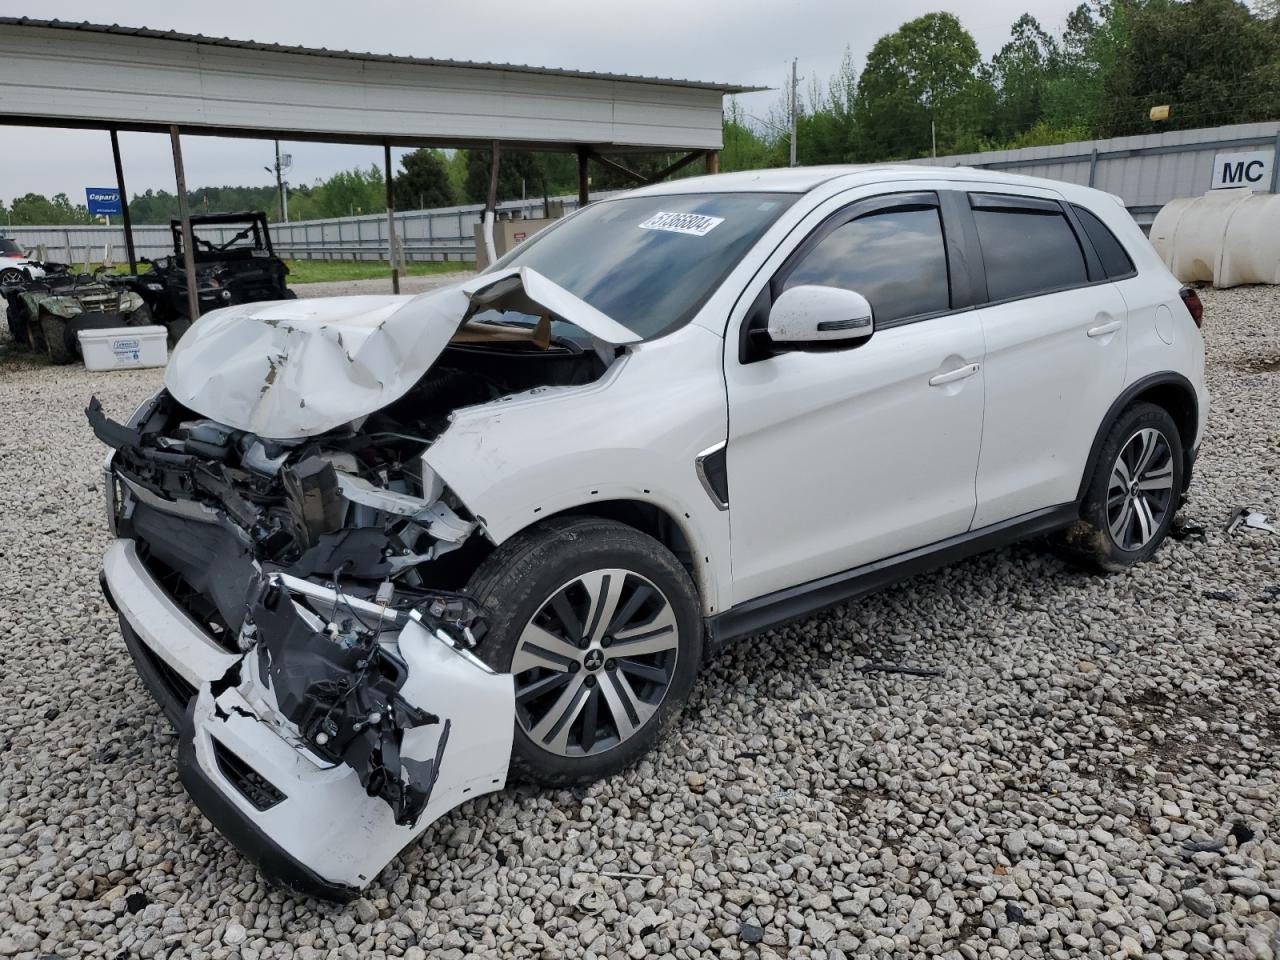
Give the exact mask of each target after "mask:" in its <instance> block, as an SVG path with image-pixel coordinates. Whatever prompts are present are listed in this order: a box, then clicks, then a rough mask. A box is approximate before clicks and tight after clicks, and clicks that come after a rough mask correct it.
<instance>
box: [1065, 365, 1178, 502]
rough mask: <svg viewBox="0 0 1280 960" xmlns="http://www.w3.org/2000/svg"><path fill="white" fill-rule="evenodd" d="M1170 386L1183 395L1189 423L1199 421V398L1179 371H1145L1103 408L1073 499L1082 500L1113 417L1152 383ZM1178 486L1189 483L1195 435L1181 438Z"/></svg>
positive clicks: (1115, 417) (1149, 387)
mask: <svg viewBox="0 0 1280 960" xmlns="http://www.w3.org/2000/svg"><path fill="white" fill-rule="evenodd" d="M1162 386H1171V387H1176V388H1177V389H1178V390H1179V391H1180V392H1182V393H1183V394H1185V395H1186V399H1187V403H1188V404H1189V406H1190V410H1191V422H1192V426H1193V427H1195V428H1197V429H1198V427H1199V423H1200V398H1199V396H1197V394H1196V388H1195V387H1194V386H1193V385H1192V383H1191V381H1190V380H1188V379H1187V378H1186V377H1184V376H1183V375H1182V374H1180V373H1175V372H1174V371H1172V370H1165V371H1163V372H1161V373H1152V374H1148V375H1147V376H1145V377H1142V378H1140V379H1138V380H1135V381H1134V382H1133V383H1131V384H1130V385H1129V386H1128V387H1126V388H1125V390H1124V392H1123V393H1121V394H1120V396H1118V397H1116V399H1115V401H1114V402H1113V403H1112V404H1111V406H1110V407H1109V408H1108V409H1107V414H1106V416H1105V417H1103V418H1102V425H1101V426H1099V427H1098V432H1097V433H1096V434H1095V435H1094V438H1093V445H1092V446H1091V447H1090V448H1089V459H1088V460H1086V461H1085V465H1084V473H1083V474H1082V475H1081V477H1080V487H1079V489H1078V490H1077V492H1076V502H1077V503H1083V502H1084V498H1085V493H1086V492H1087V491H1088V489H1089V479H1090V478H1091V477H1092V476H1093V472H1094V470H1096V469H1097V466H1098V457H1099V456H1101V454H1102V445H1103V443H1105V442H1106V439H1107V434H1108V433H1110V432H1111V428H1112V427H1114V426H1115V425H1116V421H1118V420H1119V419H1120V415H1121V414H1123V413H1124V412H1125V410H1127V409H1129V407H1130V406H1132V405H1133V403H1134V401H1135V400H1137V399H1138V397H1140V396H1142V394H1144V393H1146V392H1147V391H1149V390H1151V389H1152V388H1153V387H1162ZM1169 415H1170V416H1171V417H1173V418H1174V421H1175V422H1176V421H1177V418H1178V414H1177V413H1176V412H1175V411H1172V410H1170V411H1169ZM1182 439H1183V440H1184V442H1183V444H1182V459H1183V464H1182V490H1181V491H1179V492H1180V493H1181V492H1185V491H1186V489H1187V486H1188V484H1190V483H1191V468H1192V465H1193V463H1194V461H1195V447H1196V443H1195V442H1193V441H1198V440H1199V437H1198V436H1197V437H1194V438H1182Z"/></svg>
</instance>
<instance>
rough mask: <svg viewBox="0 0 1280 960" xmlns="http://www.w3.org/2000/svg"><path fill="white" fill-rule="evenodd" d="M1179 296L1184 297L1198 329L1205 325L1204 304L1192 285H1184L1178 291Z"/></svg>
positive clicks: (1183, 299) (1184, 302)
mask: <svg viewBox="0 0 1280 960" xmlns="http://www.w3.org/2000/svg"><path fill="white" fill-rule="evenodd" d="M1178 296H1180V297H1182V302H1183V304H1184V305H1185V306H1186V308H1187V313H1189V314H1191V319H1192V320H1194V321H1195V322H1196V327H1197V329H1198V328H1200V327H1202V326H1204V304H1203V303H1201V302H1200V295H1199V294H1198V293H1196V292H1195V290H1193V289H1192V288H1191V287H1183V288H1182V289H1181V290H1179V291H1178Z"/></svg>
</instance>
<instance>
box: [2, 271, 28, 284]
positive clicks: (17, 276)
mask: <svg viewBox="0 0 1280 960" xmlns="http://www.w3.org/2000/svg"><path fill="white" fill-rule="evenodd" d="M26 279H27V275H26V274H25V273H24V272H23V271H21V270H17V269H15V268H13V267H10V268H9V269H7V270H0V283H22V282H23V281H24V280H26Z"/></svg>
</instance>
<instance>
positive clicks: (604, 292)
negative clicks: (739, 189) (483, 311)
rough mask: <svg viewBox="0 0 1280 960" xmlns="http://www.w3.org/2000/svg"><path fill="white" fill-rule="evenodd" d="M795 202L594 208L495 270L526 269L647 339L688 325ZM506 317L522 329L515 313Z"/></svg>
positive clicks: (640, 202) (786, 198) (662, 201)
mask: <svg viewBox="0 0 1280 960" xmlns="http://www.w3.org/2000/svg"><path fill="white" fill-rule="evenodd" d="M794 202H795V196H794V195H791V194H774V193H705V194H687V195H685V194H681V195H675V194H664V195H657V196H648V197H622V198H621V199H618V200H603V201H597V202H596V203H593V204H591V205H590V206H589V207H587V208H586V209H585V210H583V211H582V212H581V213H578V214H576V215H574V216H573V217H572V218H571V219H569V220H567V221H565V222H564V223H563V224H560V225H558V226H556V227H554V228H551V229H548V230H547V231H545V232H544V233H541V234H537V235H535V236H534V237H532V238H531V239H529V240H528V241H526V242H525V243H522V244H520V246H518V247H516V248H515V250H513V251H512V252H511V253H509V254H508V255H507V256H505V257H503V258H502V259H501V260H499V261H498V262H497V263H496V264H494V269H503V268H506V267H521V266H527V267H530V268H532V269H534V270H536V271H538V272H539V273H541V274H542V275H543V276H545V277H547V278H548V279H550V280H552V281H554V282H555V283H557V284H559V285H560V286H561V287H564V288H565V289H566V290H568V291H569V292H570V293H572V294H574V295H575V296H577V297H578V298H580V299H582V300H585V301H586V302H587V303H589V304H591V306H593V307H595V308H596V309H597V310H599V311H600V312H601V313H603V314H605V315H606V316H608V317H611V318H612V319H614V320H616V321H617V322H618V323H620V324H622V325H623V326H624V327H626V328H627V329H629V330H631V331H632V332H633V333H636V334H639V335H640V336H641V337H642V338H644V339H649V338H651V337H656V336H659V335H661V334H663V333H666V332H668V331H669V330H672V329H674V328H675V327H678V326H681V325H683V324H685V323H688V322H689V320H691V319H692V318H693V315H694V314H695V313H697V312H698V309H699V308H700V307H701V306H702V305H703V304H704V303H705V302H706V301H707V299H708V298H710V296H711V294H712V293H714V292H715V290H716V288H717V287H718V286H719V285H720V283H721V282H722V281H723V280H724V278H725V277H726V276H728V274H729V271H730V270H732V269H733V268H734V266H736V265H737V263H738V261H739V260H741V259H742V257H743V256H744V255H745V254H746V253H747V251H748V250H750V249H751V247H752V246H753V245H754V244H755V242H756V241H757V240H759V239H760V237H761V236H762V235H763V234H764V232H765V231H766V230H767V229H768V228H769V227H770V225H772V224H773V222H774V221H775V220H777V219H778V217H779V216H780V215H781V214H782V212H783V211H784V210H786V209H787V207H789V206H791V204H792V203H794ZM503 319H504V321H505V322H512V320H513V319H515V320H516V321H517V322H519V318H518V316H514V315H513V314H512V313H511V312H507V313H506V314H504V316H503ZM527 319H528V320H529V322H533V321H534V320H535V319H536V318H527Z"/></svg>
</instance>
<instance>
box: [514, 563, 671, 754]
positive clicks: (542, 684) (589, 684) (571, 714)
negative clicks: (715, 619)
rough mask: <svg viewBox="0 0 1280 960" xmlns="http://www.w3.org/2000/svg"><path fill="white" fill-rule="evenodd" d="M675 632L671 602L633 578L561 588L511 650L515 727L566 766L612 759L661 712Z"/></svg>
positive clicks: (623, 575) (609, 577) (601, 576)
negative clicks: (573, 760)
mask: <svg viewBox="0 0 1280 960" xmlns="http://www.w3.org/2000/svg"><path fill="white" fill-rule="evenodd" d="M679 653H680V631H679V628H678V626H677V624H676V615H675V610H674V609H672V607H671V603H670V601H668V600H667V598H666V596H664V595H663V593H662V591H661V590H659V589H658V588H657V587H656V586H655V585H654V584H653V583H651V582H650V581H649V580H647V579H645V578H644V577H642V576H640V575H639V574H637V573H633V572H632V571H630V570H618V569H612V570H593V571H591V572H590V573H584V574H583V575H582V576H580V577H575V578H574V579H573V580H570V581H569V582H568V583H566V584H564V585H563V586H561V587H560V588H559V589H557V590H556V591H555V593H553V594H552V595H551V597H550V598H549V599H547V600H546V601H545V602H544V603H543V604H542V606H541V608H539V610H538V612H537V613H535V614H534V615H533V617H532V618H531V619H530V620H529V623H528V624H527V625H526V626H525V628H524V630H523V631H522V632H521V634H520V638H519V640H517V641H516V650H515V656H514V657H513V658H512V661H511V672H512V674H514V675H515V685H516V718H517V720H518V722H519V724H520V728H521V729H522V730H524V732H525V733H526V734H527V735H528V737H529V739H530V740H532V741H533V742H534V743H536V744H537V745H538V746H539V747H541V748H542V749H544V750H546V751H548V752H550V753H554V754H558V755H559V756H562V757H585V756H589V755H593V754H599V753H603V752H605V751H606V750H611V749H613V748H614V747H616V746H618V744H620V743H622V741H624V740H626V739H628V738H629V737H631V736H634V735H635V734H636V733H637V732H639V730H640V729H641V727H643V726H644V725H645V723H646V722H647V721H648V720H649V719H650V718H651V717H652V716H653V715H654V714H655V713H656V712H657V710H658V707H659V706H660V705H661V704H662V699H663V697H665V696H666V693H667V690H668V688H670V686H671V679H672V677H673V676H674V675H675V669H676V660H677V658H678V657H679Z"/></svg>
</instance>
